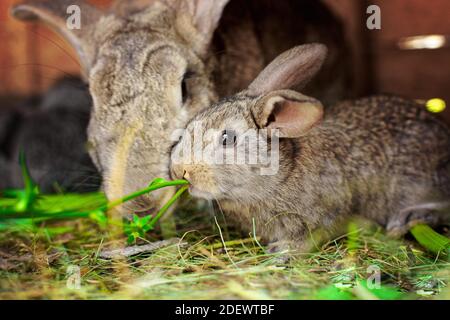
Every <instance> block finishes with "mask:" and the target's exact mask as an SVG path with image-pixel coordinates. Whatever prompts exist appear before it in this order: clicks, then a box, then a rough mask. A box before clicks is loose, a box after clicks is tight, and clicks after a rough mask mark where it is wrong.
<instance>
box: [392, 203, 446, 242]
mask: <svg viewBox="0 0 450 320" xmlns="http://www.w3.org/2000/svg"><path fill="white" fill-rule="evenodd" d="M442 206H443V205H442V204H438V203H430V204H423V205H417V206H412V207H408V208H405V209H403V210H401V211H400V212H399V213H398V214H397V215H395V216H394V217H392V218H391V220H389V222H388V224H387V226H386V230H387V232H388V234H389V235H390V236H393V237H401V236H403V235H405V234H406V233H408V231H409V230H410V229H411V228H412V227H413V226H415V225H417V224H421V223H423V224H428V225H430V226H435V225H438V224H439V222H440V221H441V214H442Z"/></svg>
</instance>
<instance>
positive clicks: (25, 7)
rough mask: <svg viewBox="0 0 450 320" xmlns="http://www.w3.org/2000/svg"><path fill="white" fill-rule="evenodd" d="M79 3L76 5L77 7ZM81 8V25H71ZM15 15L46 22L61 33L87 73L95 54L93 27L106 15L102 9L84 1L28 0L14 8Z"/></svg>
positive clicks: (26, 19) (28, 19)
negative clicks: (77, 27) (72, 17)
mask: <svg viewBox="0 0 450 320" xmlns="http://www.w3.org/2000/svg"><path fill="white" fill-rule="evenodd" d="M74 6H75V7H74ZM78 8H79V10H80V11H79V13H80V18H81V20H80V22H81V24H80V28H79V29H76V27H74V28H73V29H72V28H69V25H68V21H69V18H70V17H71V16H72V15H73V14H76V11H71V9H73V10H77V9H78ZM11 13H12V15H13V16H14V17H15V18H17V19H20V20H24V21H38V20H40V21H43V22H44V23H46V24H48V25H49V26H50V27H51V28H53V29H54V30H55V31H57V32H59V33H61V34H62V35H63V36H64V37H65V38H66V39H67V40H68V41H69V42H70V43H71V45H72V46H73V47H74V48H75V49H76V50H77V52H78V54H79V56H80V60H81V63H82V64H83V67H84V70H83V72H84V73H85V74H87V72H88V70H89V69H90V68H91V66H92V63H93V58H94V55H95V52H94V51H95V48H94V44H93V43H94V41H93V39H91V34H92V33H93V30H92V26H93V25H94V23H96V22H97V21H98V20H99V19H100V17H101V16H102V12H101V11H100V10H98V9H96V8H95V7H93V6H91V5H89V4H87V3H85V2H84V1H81V0H58V1H55V0H35V1H32V0H28V1H24V2H23V3H20V4H17V5H15V6H14V7H13V8H12V12H11Z"/></svg>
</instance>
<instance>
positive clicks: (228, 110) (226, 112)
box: [190, 97, 255, 131]
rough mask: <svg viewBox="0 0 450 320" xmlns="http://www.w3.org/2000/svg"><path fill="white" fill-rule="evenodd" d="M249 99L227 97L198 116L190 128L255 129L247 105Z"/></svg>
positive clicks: (204, 129) (249, 102)
mask: <svg viewBox="0 0 450 320" xmlns="http://www.w3.org/2000/svg"><path fill="white" fill-rule="evenodd" d="M250 104H251V101H250V100H249V98H247V97H244V98H239V97H228V98H225V99H224V100H222V101H220V102H218V103H217V104H215V105H213V106H212V107H210V108H207V109H206V110H204V111H203V112H201V113H200V114H198V115H197V116H196V117H195V118H194V119H193V121H192V122H191V124H190V126H191V127H193V123H194V122H196V124H195V125H196V126H199V124H201V125H202V129H203V131H206V130H210V129H221V130H224V129H233V130H237V131H240V130H246V129H248V128H253V127H255V124H254V121H253V119H252V116H251V113H250V108H249V105H250Z"/></svg>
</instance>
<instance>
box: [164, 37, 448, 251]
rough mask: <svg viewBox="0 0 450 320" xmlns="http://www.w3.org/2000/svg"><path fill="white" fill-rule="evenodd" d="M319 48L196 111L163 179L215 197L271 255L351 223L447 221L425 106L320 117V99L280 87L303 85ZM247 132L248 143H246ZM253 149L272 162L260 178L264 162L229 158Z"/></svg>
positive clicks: (444, 157)
mask: <svg viewBox="0 0 450 320" xmlns="http://www.w3.org/2000/svg"><path fill="white" fill-rule="evenodd" d="M326 51H327V50H326V47H325V46H324V45H321V44H309V45H303V46H299V47H295V48H293V49H291V50H289V51H287V52H285V53H283V54H281V55H280V56H278V57H277V58H276V59H275V60H274V61H273V62H272V63H270V64H269V65H268V66H267V67H266V68H265V69H264V70H263V71H262V73H261V74H260V75H259V76H258V77H257V78H256V79H255V80H254V81H253V83H251V85H250V86H249V87H248V89H247V90H245V91H242V92H240V93H238V94H237V95H235V96H234V97H230V98H226V99H224V100H222V101H220V102H219V103H217V104H216V105H214V106H213V107H212V108H208V109H206V110H204V111H203V112H201V113H200V114H198V115H197V116H196V117H195V118H194V119H193V120H192V121H191V122H190V123H189V124H188V126H187V129H186V131H185V132H184V134H183V136H182V137H181V140H180V141H179V143H178V144H177V145H176V146H175V147H174V149H173V151H172V164H171V174H172V176H173V177H175V178H185V179H187V180H189V181H190V183H191V186H190V192H191V194H192V195H194V196H198V197H201V198H206V199H211V200H217V201H218V203H219V206H220V208H221V209H222V210H223V211H224V212H225V214H226V215H229V216H230V217H232V218H233V219H234V220H235V221H237V222H238V223H239V225H240V226H241V227H242V228H245V229H247V230H252V228H253V227H255V228H256V235H258V236H261V238H262V239H263V240H264V241H265V242H267V243H272V247H271V248H272V249H275V250H280V249H286V247H288V248H296V249H302V250H309V249H308V247H307V245H306V243H307V241H306V240H307V239H308V238H309V237H308V235H309V234H310V233H311V234H314V232H315V231H316V230H319V228H321V229H322V228H323V229H325V231H330V232H331V231H332V230H334V229H335V227H337V226H338V225H339V224H338V222H339V221H341V220H343V219H346V218H348V217H351V216H356V215H360V216H364V217H366V218H369V219H372V220H374V221H376V222H378V223H379V224H381V225H383V226H385V227H386V228H387V230H388V231H389V232H390V233H391V234H392V235H402V234H404V233H406V232H407V231H408V228H409V227H410V226H411V225H413V224H415V223H419V222H425V223H429V224H437V223H440V222H442V221H443V220H444V219H445V218H447V219H448V211H447V212H445V210H444V209H447V208H448V203H447V202H446V200H448V199H449V196H450V134H449V133H450V132H449V130H448V129H447V128H446V127H445V126H444V125H443V124H442V123H440V122H439V121H437V120H436V119H435V118H433V117H432V116H431V115H430V114H428V113H427V111H426V110H425V108H423V107H422V106H421V105H419V104H417V103H415V102H412V101H408V100H405V99H402V98H398V97H390V96H373V97H368V98H362V99H359V100H355V101H345V102H342V103H338V104H337V105H334V106H331V107H330V108H328V107H327V109H326V110H327V111H326V114H325V116H324V111H323V107H322V104H321V102H320V101H318V100H316V99H314V98H311V97H308V96H305V95H303V94H300V93H298V92H295V91H291V90H288V89H290V88H292V87H293V86H296V85H305V84H306V83H308V81H309V80H310V79H311V78H312V77H313V76H314V75H315V74H316V73H317V72H318V70H319V68H320V66H321V65H322V63H323V61H324V59H325V57H326ZM211 129H214V130H211ZM249 131H255V132H257V137H258V139H257V140H258V141H254V140H253V141H252V140H251V139H250V140H248V139H246V137H248V136H249V135H248V134H247V133H248V132H249ZM192 132H194V137H193V138H192V136H191V135H190V133H192ZM199 134H200V135H203V139H202V140H201V142H200V143H198V141H197V143H196V141H195V139H198V137H199ZM278 137H279V143H278V147H277V148H274V147H273V145H272V143H271V141H272V140H273V139H277V138H278ZM261 142H263V143H262V144H261ZM246 143H247V147H243V145H245V144H246ZM256 143H258V144H259V146H258V145H257V144H256ZM264 143H265V144H266V145H267V147H268V148H269V149H270V150H269V151H270V154H272V155H276V154H278V156H279V159H278V163H279V168H278V171H277V172H276V174H267V172H266V173H264V171H262V170H261V169H267V168H266V167H267V161H265V163H249V161H245V162H246V163H242V161H241V162H239V161H238V160H239V157H241V159H247V158H248V157H249V156H251V155H252V153H255V152H258V151H257V150H258V148H261V146H264ZM236 150H237V153H236ZM206 151H208V152H212V153H214V154H215V155H217V154H219V155H221V156H223V159H225V160H224V161H217V159H219V158H220V157H219V158H217V157H207V156H205V155H208V152H206ZM199 152H201V156H199V154H200V153H199ZM239 152H241V153H242V152H243V153H244V157H243V156H242V154H239ZM192 153H193V154H194V157H192ZM192 158H193V159H192ZM273 158H274V157H272V160H271V161H274V159H273ZM220 159H222V158H220ZM220 159H219V160H220ZM223 159H222V160H223ZM228 160H231V161H228ZM275 160H276V159H275ZM262 173H263V174H262Z"/></svg>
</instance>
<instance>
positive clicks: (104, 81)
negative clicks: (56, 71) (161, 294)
mask: <svg viewBox="0 0 450 320" xmlns="http://www.w3.org/2000/svg"><path fill="white" fill-rule="evenodd" d="M227 2H228V1H227V0H219V1H210V0H154V1H149V0H147V1H145V0H133V1H121V2H117V4H116V5H115V6H113V8H112V9H111V10H109V11H107V12H106V11H101V10H99V9H97V8H95V7H92V6H90V5H89V4H87V3H86V2H84V1H81V0H59V1H55V0H47V1H45V0H41V1H39V0H38V1H27V2H25V3H23V4H19V5H17V6H15V7H14V9H13V14H14V16H15V17H17V18H19V19H23V20H42V21H43V22H45V23H47V24H49V25H50V26H51V27H53V28H54V29H56V31H58V32H60V33H61V34H62V35H64V36H65V37H66V38H67V39H68V40H69V41H70V43H71V44H72V45H73V47H74V48H75V49H76V50H77V52H78V55H79V58H80V61H81V64H82V68H83V73H84V75H85V77H86V79H87V80H88V81H89V84H90V92H91V94H92V96H93V101H94V108H93V112H92V115H91V119H90V124H89V128H88V140H89V149H90V154H91V157H92V158H93V161H94V162H95V164H96V166H97V167H98V169H99V171H100V172H101V173H102V177H103V188H104V191H105V192H106V195H107V196H108V198H117V197H121V196H122V195H124V194H127V193H129V192H132V191H135V190H137V189H139V188H142V187H145V186H146V185H148V183H149V182H150V181H151V180H152V179H153V178H155V177H164V178H168V177H169V160H170V151H171V147H172V146H173V143H174V140H173V135H172V133H173V132H174V130H175V129H177V128H183V127H184V126H185V125H186V123H187V121H188V120H189V119H190V118H191V117H192V116H193V115H194V114H196V113H197V112H198V111H199V110H201V109H203V108H205V107H207V106H209V105H210V104H211V103H212V102H214V101H215V100H216V95H215V90H214V88H213V84H212V81H211V79H210V78H211V72H212V70H211V69H212V68H211V67H210V65H211V59H212V58H211V57H209V56H208V55H207V52H208V48H209V45H210V41H211V38H212V35H213V32H214V30H215V28H216V26H217V24H218V22H219V19H220V17H221V14H222V10H223V9H224V7H225V5H226V4H227ZM71 5H76V6H77V7H75V8H79V12H80V14H81V28H80V29H76V28H75V29H74V28H69V24H68V23H67V21H66V20H67V19H68V18H69V17H70V14H68V13H67V12H68V11H67V10H68V8H69V6H71ZM172 192H173V190H170V191H165V193H163V194H157V199H155V198H150V196H145V197H143V198H140V199H138V200H137V201H135V202H134V203H132V204H131V205H130V207H128V208H125V209H127V210H136V211H139V210H140V209H142V210H148V209H149V208H151V207H153V206H159V205H160V204H161V203H160V202H162V201H165V199H166V197H167V196H170V195H171V193H172Z"/></svg>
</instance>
